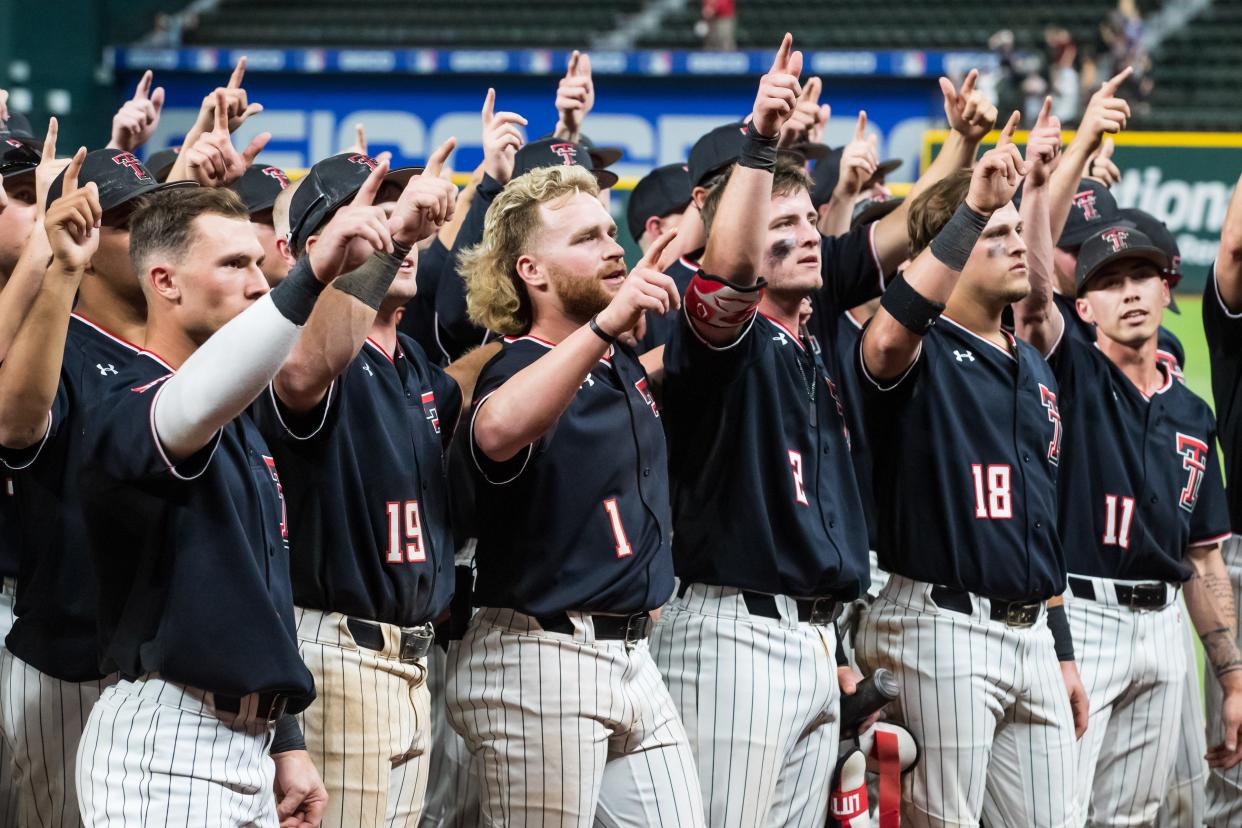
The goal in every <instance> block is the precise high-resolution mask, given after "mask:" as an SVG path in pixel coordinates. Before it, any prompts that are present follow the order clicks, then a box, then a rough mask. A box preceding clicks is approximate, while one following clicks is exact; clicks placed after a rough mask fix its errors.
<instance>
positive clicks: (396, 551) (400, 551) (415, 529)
mask: <svg viewBox="0 0 1242 828" xmlns="http://www.w3.org/2000/svg"><path fill="white" fill-rule="evenodd" d="M385 509H386V510H387V512H388V558H387V561H388V563H390V564H399V563H422V562H423V561H425V560H427V552H426V550H424V549H423V521H422V518H421V516H420V515H419V513H418V501H417V500H405V501H401V500H390V501H388V503H387V504H386V505H385Z"/></svg>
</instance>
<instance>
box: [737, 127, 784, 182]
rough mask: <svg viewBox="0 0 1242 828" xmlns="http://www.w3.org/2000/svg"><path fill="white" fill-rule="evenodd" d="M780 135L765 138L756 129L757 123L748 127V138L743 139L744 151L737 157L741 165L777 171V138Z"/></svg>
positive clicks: (754, 168) (771, 171)
mask: <svg viewBox="0 0 1242 828" xmlns="http://www.w3.org/2000/svg"><path fill="white" fill-rule="evenodd" d="M779 137H780V136H779V135H775V136H773V137H771V138H765V137H764V136H762V135H760V134H759V133H758V132H756V131H755V125H754V124H750V125H749V126H747V127H746V140H744V141H742V153H741V155H739V156H738V157H737V163H738V166H740V167H750V168H751V169H753V170H767V171H768V172H770V173H774V172H776V140H777V138H779Z"/></svg>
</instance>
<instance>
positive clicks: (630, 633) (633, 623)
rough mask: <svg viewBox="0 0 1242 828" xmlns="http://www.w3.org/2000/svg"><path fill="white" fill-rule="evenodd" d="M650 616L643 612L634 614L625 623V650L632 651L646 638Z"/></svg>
mask: <svg viewBox="0 0 1242 828" xmlns="http://www.w3.org/2000/svg"><path fill="white" fill-rule="evenodd" d="M650 623H651V616H650V615H648V614H647V613H645V612H640V613H635V614H634V615H631V616H630V617H629V618H627V619H626V621H625V648H626V649H627V650H632V649H634V648H635V647H637V646H638V643H639V642H640V641H642V640H643V639H644V638H646V637H647V630H648V625H649V624H650Z"/></svg>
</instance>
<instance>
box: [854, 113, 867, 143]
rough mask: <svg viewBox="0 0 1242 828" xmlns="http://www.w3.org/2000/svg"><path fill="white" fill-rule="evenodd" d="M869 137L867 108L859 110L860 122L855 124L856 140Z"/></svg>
mask: <svg viewBox="0 0 1242 828" xmlns="http://www.w3.org/2000/svg"><path fill="white" fill-rule="evenodd" d="M866 137H867V110H865V109H860V110H858V123H857V124H856V125H855V126H854V140H855V141H861V140H863V139H864V138H866Z"/></svg>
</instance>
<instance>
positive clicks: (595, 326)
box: [587, 316, 617, 345]
mask: <svg viewBox="0 0 1242 828" xmlns="http://www.w3.org/2000/svg"><path fill="white" fill-rule="evenodd" d="M587 327H589V328H590V329H591V331H592V332H593V333H594V334H595V335H596V336H598V337H599V338H600V339H602V340H604V341H605V342H607V343H608V344H609V345H615V344H616V342H617V338H616V337H615V336H613V335H612V334H610V333H608V332H607V331H605V330H604V329H603V328H601V327H600V326H599V323H598V322H596V321H595V317H594V316H592V317H591V321H590V322H588V323H587Z"/></svg>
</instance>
